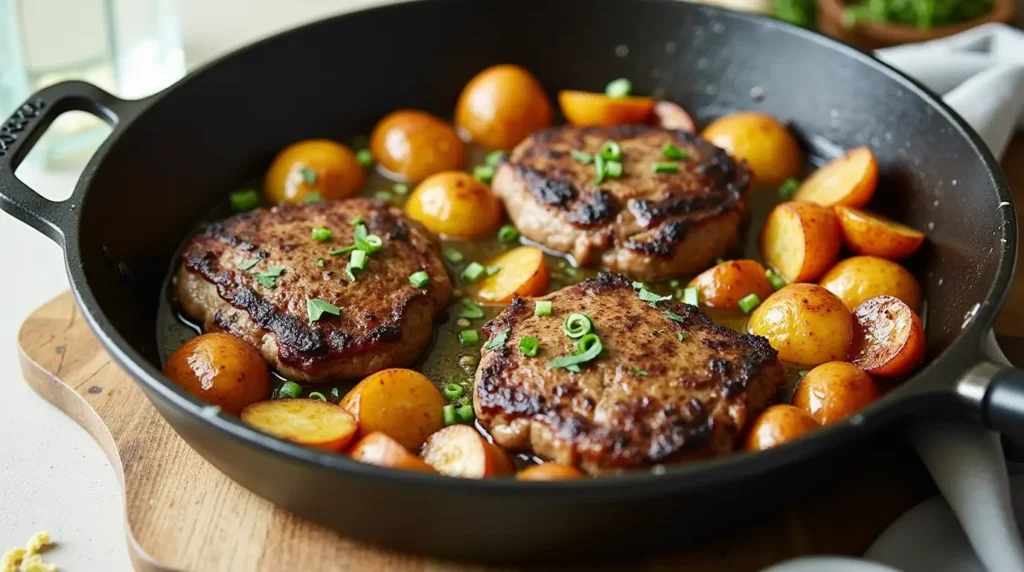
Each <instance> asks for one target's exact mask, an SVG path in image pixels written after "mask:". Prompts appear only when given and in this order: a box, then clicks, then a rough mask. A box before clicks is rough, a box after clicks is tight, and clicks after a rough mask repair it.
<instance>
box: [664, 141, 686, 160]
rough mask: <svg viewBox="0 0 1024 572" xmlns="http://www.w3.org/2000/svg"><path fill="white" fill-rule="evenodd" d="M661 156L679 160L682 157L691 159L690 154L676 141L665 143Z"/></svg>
mask: <svg viewBox="0 0 1024 572" xmlns="http://www.w3.org/2000/svg"><path fill="white" fill-rule="evenodd" d="M661 156H662V157H664V158H666V159H672V160H673V161H679V160H682V159H689V158H690V154H689V153H687V152H686V151H683V150H682V149H680V148H679V147H678V146H677V145H676V144H675V143H671V142H669V143H665V144H664V145H662V146H661Z"/></svg>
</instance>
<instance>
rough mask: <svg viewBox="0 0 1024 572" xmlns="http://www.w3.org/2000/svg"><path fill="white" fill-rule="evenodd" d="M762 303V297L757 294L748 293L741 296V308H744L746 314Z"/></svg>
mask: <svg viewBox="0 0 1024 572" xmlns="http://www.w3.org/2000/svg"><path fill="white" fill-rule="evenodd" d="M760 304H761V299H760V298H758V297H757V294H748V295H747V296H744V297H742V298H740V302H739V305H740V310H743V313H744V314H749V313H750V312H751V311H752V310H753V309H754V308H756V307H758V306H759V305H760Z"/></svg>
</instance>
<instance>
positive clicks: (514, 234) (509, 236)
mask: <svg viewBox="0 0 1024 572" xmlns="http://www.w3.org/2000/svg"><path fill="white" fill-rule="evenodd" d="M518 239H519V231H518V230H516V227H514V226H512V225H510V224H506V225H505V226H503V227H501V228H500V229H498V240H500V241H502V242H515V241H516V240H518Z"/></svg>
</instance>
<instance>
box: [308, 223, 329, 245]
mask: <svg viewBox="0 0 1024 572" xmlns="http://www.w3.org/2000/svg"><path fill="white" fill-rule="evenodd" d="M312 234H313V240H315V241H317V242H325V241H327V240H330V238H331V236H332V235H333V234H334V233H333V232H331V229H329V228H324V227H322V226H318V227H316V228H314V229H313V233H312Z"/></svg>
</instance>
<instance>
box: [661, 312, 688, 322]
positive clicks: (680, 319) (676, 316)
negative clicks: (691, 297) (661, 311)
mask: <svg viewBox="0 0 1024 572" xmlns="http://www.w3.org/2000/svg"><path fill="white" fill-rule="evenodd" d="M665 316H666V317H667V318H668V319H669V320H672V321H673V322H679V323H680V324H685V323H686V318H684V317H682V316H680V315H679V314H676V313H675V312H665Z"/></svg>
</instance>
